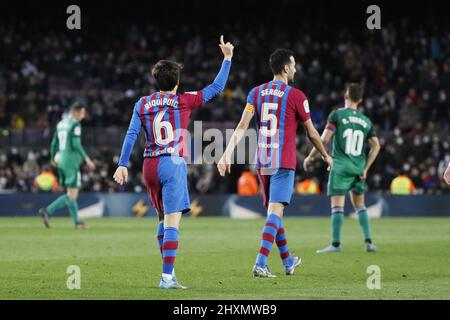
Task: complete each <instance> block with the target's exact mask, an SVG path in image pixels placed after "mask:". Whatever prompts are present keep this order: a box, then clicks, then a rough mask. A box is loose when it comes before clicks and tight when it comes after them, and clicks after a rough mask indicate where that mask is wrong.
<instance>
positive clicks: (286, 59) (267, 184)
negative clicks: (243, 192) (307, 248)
mask: <svg viewBox="0 0 450 320" xmlns="http://www.w3.org/2000/svg"><path fill="white" fill-rule="evenodd" d="M269 63H270V67H271V69H272V72H273V74H274V78H273V80H272V81H270V82H267V83H264V84H262V85H260V86H257V87H255V88H253V89H252V90H251V91H250V93H249V94H248V97H247V105H246V107H245V110H244V112H243V114H242V118H241V120H240V122H239V124H238V126H237V128H236V130H235V132H234V133H233V136H232V137H231V140H230V142H229V144H228V146H227V148H226V150H225V152H224V154H223V156H222V158H221V159H220V161H219V163H218V164H217V167H218V170H219V173H220V175H221V176H224V175H225V173H226V172H230V166H231V161H232V159H231V156H232V153H233V150H234V148H235V147H236V145H238V144H239V141H240V140H241V139H242V137H243V136H244V134H245V131H246V130H247V129H248V126H249V124H250V120H251V119H252V118H253V116H254V115H256V126H257V130H258V147H257V150H256V168H257V170H258V177H259V180H260V182H261V186H262V192H263V203H264V206H267V207H268V210H267V219H266V223H265V225H264V229H263V232H262V240H261V246H260V250H259V253H258V255H257V258H256V264H255V265H254V267H253V275H254V276H255V277H271V278H272V277H275V275H274V274H272V273H271V272H270V270H269V268H268V267H267V257H268V256H269V254H270V251H271V249H272V245H273V242H274V241H275V242H276V244H277V246H278V249H279V251H280V257H281V259H282V261H283V265H284V268H285V273H286V274H287V275H291V274H293V273H294V271H295V267H297V266H298V265H300V263H301V259H300V258H298V257H294V256H293V255H291V254H290V253H289V249H288V245H287V240H286V235H285V231H284V226H283V212H284V207H285V206H287V205H288V204H289V202H290V200H291V197H292V192H293V189H294V178H295V169H296V164H297V161H296V136H297V135H296V133H297V126H298V121H300V122H301V124H302V125H303V127H304V129H305V131H306V134H307V136H308V138H309V139H310V140H311V142H312V144H313V145H314V146H315V147H316V148H317V150H318V151H319V152H320V153H321V155H322V158H323V159H324V160H325V161H326V162H327V163H328V165H329V167H331V166H332V163H333V160H332V159H331V157H330V156H329V155H328V153H327V151H326V149H325V147H324V145H323V144H322V141H321V140H320V135H319V133H318V132H317V130H316V129H315V128H314V125H313V123H312V121H311V119H310V112H309V105H308V100H307V98H306V96H305V95H304V94H303V92H301V91H300V90H298V89H296V88H294V87H291V86H290V85H289V84H288V83H289V82H292V81H293V80H294V75H295V72H296V69H295V59H294V54H293V52H292V51H290V50H286V49H277V50H276V51H275V52H273V53H272V55H271V56H270V59H269Z"/></svg>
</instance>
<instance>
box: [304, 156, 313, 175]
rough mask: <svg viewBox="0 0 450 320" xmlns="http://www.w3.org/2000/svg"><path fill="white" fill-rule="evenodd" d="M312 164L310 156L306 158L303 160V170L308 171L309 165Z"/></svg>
mask: <svg viewBox="0 0 450 320" xmlns="http://www.w3.org/2000/svg"><path fill="white" fill-rule="evenodd" d="M312 162H313V159H312V158H311V157H310V156H307V157H306V158H305V160H303V169H305V171H308V168H309V165H310V164H311V163H312Z"/></svg>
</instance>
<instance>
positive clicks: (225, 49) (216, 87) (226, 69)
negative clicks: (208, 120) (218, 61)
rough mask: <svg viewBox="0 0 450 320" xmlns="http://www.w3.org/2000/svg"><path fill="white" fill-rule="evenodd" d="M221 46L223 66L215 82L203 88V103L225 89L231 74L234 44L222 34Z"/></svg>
mask: <svg viewBox="0 0 450 320" xmlns="http://www.w3.org/2000/svg"><path fill="white" fill-rule="evenodd" d="M219 47H220V49H221V50H222V53H223V56H224V60H223V62H222V67H221V68H220V71H219V73H218V74H217V76H216V78H215V79H214V81H213V83H211V84H210V85H209V86H207V87H206V88H204V89H203V90H202V94H203V103H206V102H208V101H209V100H211V99H212V98H214V97H215V96H216V95H218V94H219V93H221V92H222V91H223V90H224V89H225V85H226V83H227V80H228V75H229V74H230V69H231V59H232V58H233V50H234V46H233V45H232V44H231V43H230V42H227V43H225V42H224V41H223V35H222V36H220V44H219Z"/></svg>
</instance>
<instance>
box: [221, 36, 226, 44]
mask: <svg viewBox="0 0 450 320" xmlns="http://www.w3.org/2000/svg"><path fill="white" fill-rule="evenodd" d="M220 44H222V45H225V42H223V34H222V35H221V36H220Z"/></svg>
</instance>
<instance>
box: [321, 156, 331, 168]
mask: <svg viewBox="0 0 450 320" xmlns="http://www.w3.org/2000/svg"><path fill="white" fill-rule="evenodd" d="M322 159H323V161H325V162H326V163H327V165H328V167H327V171H330V170H331V168H332V167H333V158H332V157H330V155H329V154H327V156H326V157H323V156H322Z"/></svg>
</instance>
